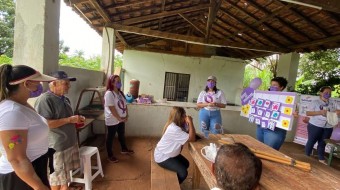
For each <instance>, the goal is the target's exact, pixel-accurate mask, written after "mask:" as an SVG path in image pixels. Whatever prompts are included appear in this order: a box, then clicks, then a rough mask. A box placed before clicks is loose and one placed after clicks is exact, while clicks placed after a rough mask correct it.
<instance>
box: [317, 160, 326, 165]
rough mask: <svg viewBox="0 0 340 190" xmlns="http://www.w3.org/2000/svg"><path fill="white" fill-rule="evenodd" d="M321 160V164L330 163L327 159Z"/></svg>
mask: <svg viewBox="0 0 340 190" xmlns="http://www.w3.org/2000/svg"><path fill="white" fill-rule="evenodd" d="M319 162H320V163H321V164H325V165H328V163H327V161H326V160H319Z"/></svg>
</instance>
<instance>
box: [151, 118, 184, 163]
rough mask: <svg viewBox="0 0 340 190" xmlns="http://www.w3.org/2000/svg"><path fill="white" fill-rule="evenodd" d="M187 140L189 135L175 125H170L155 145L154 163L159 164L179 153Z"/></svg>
mask: <svg viewBox="0 0 340 190" xmlns="http://www.w3.org/2000/svg"><path fill="white" fill-rule="evenodd" d="M188 139H189V134H188V133H186V132H184V131H183V130H182V129H181V128H180V127H178V126H177V125H176V124H175V123H171V124H170V125H169V126H168V128H167V129H166V131H165V133H164V134H163V136H162V138H161V140H160V141H159V142H158V143H157V146H156V148H155V152H154V157H155V162H157V163H160V162H163V161H165V160H167V159H169V158H173V157H176V156H178V155H179V154H180V153H181V149H182V145H184V144H185V143H186V142H187V141H188Z"/></svg>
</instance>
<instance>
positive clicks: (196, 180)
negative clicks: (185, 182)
mask: <svg viewBox="0 0 340 190" xmlns="http://www.w3.org/2000/svg"><path fill="white" fill-rule="evenodd" d="M200 177H201V173H200V170H199V169H198V167H197V165H196V163H195V166H194V170H193V175H192V189H199V187H200Z"/></svg>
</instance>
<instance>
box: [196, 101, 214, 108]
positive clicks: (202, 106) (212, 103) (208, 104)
mask: <svg viewBox="0 0 340 190" xmlns="http://www.w3.org/2000/svg"><path fill="white" fill-rule="evenodd" d="M207 106H211V107H214V106H216V103H214V102H211V103H197V107H198V108H204V107H207Z"/></svg>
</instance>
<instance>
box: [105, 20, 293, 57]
mask: <svg viewBox="0 0 340 190" xmlns="http://www.w3.org/2000/svg"><path fill="white" fill-rule="evenodd" d="M108 27H112V28H114V29H115V30H118V31H122V32H127V33H134V34H139V35H145V36H151V37H157V38H163V39H168V40H175V41H182V42H187V43H192V44H199V45H206V46H215V47H229V48H237V49H248V50H254V51H265V52H287V51H288V50H287V49H284V48H276V47H270V46H266V47H262V46H255V45H248V44H241V43H229V42H226V41H221V40H212V39H209V40H208V41H207V42H206V40H205V38H200V37H194V36H186V35H181V34H173V33H168V32H160V31H156V30H150V29H144V28H138V27H133V26H124V25H119V24H109V25H108Z"/></svg>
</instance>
